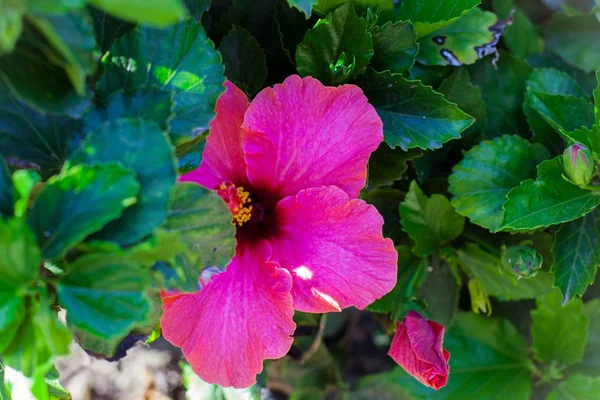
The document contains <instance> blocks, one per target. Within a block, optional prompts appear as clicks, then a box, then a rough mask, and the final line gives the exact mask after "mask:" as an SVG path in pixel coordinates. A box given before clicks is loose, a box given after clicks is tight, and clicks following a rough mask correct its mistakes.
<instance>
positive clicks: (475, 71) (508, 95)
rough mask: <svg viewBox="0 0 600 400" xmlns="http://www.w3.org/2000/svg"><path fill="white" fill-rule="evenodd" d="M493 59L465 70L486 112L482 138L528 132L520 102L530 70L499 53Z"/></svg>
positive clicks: (518, 60) (525, 64) (513, 58)
mask: <svg viewBox="0 0 600 400" xmlns="http://www.w3.org/2000/svg"><path fill="white" fill-rule="evenodd" d="M494 59H495V58H494V57H491V56H490V57H487V58H485V59H483V60H481V61H479V62H477V63H475V64H474V65H473V66H472V67H470V68H469V73H470V74H471V82H473V84H474V85H476V86H478V87H479V89H480V90H481V97H482V98H483V102H484V103H485V105H486V108H487V118H488V123H487V129H486V138H490V139H491V138H493V137H497V136H501V135H504V134H516V135H518V134H521V133H523V132H528V130H529V125H528V124H527V120H526V119H525V115H524V113H523V100H524V98H525V96H524V93H525V84H526V81H527V78H528V77H529V74H530V73H531V71H532V68H531V67H530V66H529V64H527V62H525V61H523V60H520V59H518V58H515V57H513V56H512V55H510V54H509V53H507V52H505V51H503V50H500V51H499V58H498V60H497V61H494Z"/></svg>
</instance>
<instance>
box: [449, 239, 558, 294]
mask: <svg viewBox="0 0 600 400" xmlns="http://www.w3.org/2000/svg"><path fill="white" fill-rule="evenodd" d="M458 258H459V260H460V265H461V266H462V267H463V268H464V269H465V270H466V272H467V273H468V275H469V276H472V277H475V278H477V279H478V280H479V281H480V282H481V284H482V285H483V287H484V288H485V290H486V292H487V294H488V295H490V296H494V297H497V298H499V299H500V300H522V299H533V298H536V297H538V296H540V295H542V294H545V293H548V292H549V291H550V290H552V275H550V274H549V273H548V272H546V271H540V272H538V274H537V275H536V276H534V277H532V278H529V279H518V280H517V278H516V277H515V276H514V275H512V274H509V273H508V272H505V271H503V269H502V265H501V263H500V258H499V257H496V256H493V255H491V254H489V253H487V252H485V251H483V250H481V249H480V248H479V246H477V245H475V244H472V243H468V244H467V246H466V247H465V248H464V249H461V250H459V251H458Z"/></svg>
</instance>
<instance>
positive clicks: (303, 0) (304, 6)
mask: <svg viewBox="0 0 600 400" xmlns="http://www.w3.org/2000/svg"><path fill="white" fill-rule="evenodd" d="M287 2H288V4H289V5H290V6H291V7H294V8H296V9H298V10H299V11H301V12H303V13H304V15H305V16H306V18H307V19H308V18H310V16H311V14H312V8H313V6H314V5H315V3H316V2H317V0H287Z"/></svg>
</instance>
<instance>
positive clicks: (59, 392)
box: [44, 367, 71, 400]
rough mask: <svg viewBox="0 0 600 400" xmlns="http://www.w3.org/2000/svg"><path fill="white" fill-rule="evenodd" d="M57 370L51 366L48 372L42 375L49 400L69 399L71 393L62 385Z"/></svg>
mask: <svg viewBox="0 0 600 400" xmlns="http://www.w3.org/2000/svg"><path fill="white" fill-rule="evenodd" d="M59 377H60V375H59V373H58V371H57V370H56V368H55V367H53V368H52V369H51V370H50V372H48V373H47V374H46V376H44V382H45V383H46V387H47V390H48V394H49V395H50V399H51V400H71V394H70V393H69V392H68V391H67V390H66V389H65V388H64V387H63V385H62V384H61V383H60V381H59V380H58V378H59Z"/></svg>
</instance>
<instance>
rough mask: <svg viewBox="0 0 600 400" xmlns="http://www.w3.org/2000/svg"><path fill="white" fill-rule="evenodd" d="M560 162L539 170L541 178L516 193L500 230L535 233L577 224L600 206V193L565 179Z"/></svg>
mask: <svg viewBox="0 0 600 400" xmlns="http://www.w3.org/2000/svg"><path fill="white" fill-rule="evenodd" d="M562 175H563V167H562V165H561V162H560V158H559V157H557V158H554V159H552V160H547V161H544V162H543V163H541V164H540V165H539V166H538V178H537V179H536V180H535V181H534V180H533V179H528V180H526V181H524V182H522V183H521V186H519V187H516V188H514V189H512V190H511V191H510V192H509V193H508V195H507V196H506V199H507V200H506V202H505V203H504V218H503V220H502V224H501V225H500V226H499V228H498V229H501V230H533V229H537V228H541V227H547V226H551V225H555V224H560V223H562V222H568V221H573V220H575V219H577V218H580V217H582V216H584V215H585V214H587V213H589V212H591V211H592V210H593V209H594V208H596V206H598V205H599V204H600V193H599V192H597V191H593V190H585V189H581V188H579V187H577V186H575V185H573V184H572V183H569V182H567V181H566V180H565V179H563V177H562Z"/></svg>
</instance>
